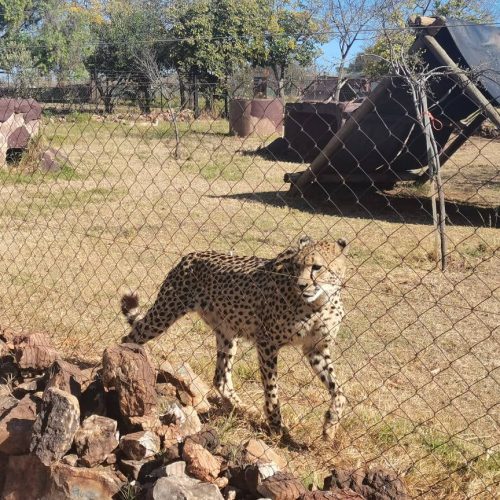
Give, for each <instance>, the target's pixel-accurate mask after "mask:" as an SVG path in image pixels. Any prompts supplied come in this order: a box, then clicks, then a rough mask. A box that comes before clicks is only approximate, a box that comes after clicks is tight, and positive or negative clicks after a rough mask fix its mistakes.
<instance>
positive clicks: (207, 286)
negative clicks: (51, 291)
mask: <svg viewBox="0 0 500 500" xmlns="http://www.w3.org/2000/svg"><path fill="white" fill-rule="evenodd" d="M346 253H347V252H346V242H345V240H343V239H340V240H338V241H336V242H328V241H319V242H313V241H311V240H309V239H308V238H302V239H301V240H300V242H299V245H298V246H297V247H294V248H290V249H288V250H285V251H284V252H282V253H280V254H279V255H278V256H277V257H275V258H274V259H261V258H257V257H239V256H232V255H228V254H220V253H216V252H212V251H208V252H197V253H191V254H189V255H186V256H185V257H183V258H182V260H181V261H180V262H179V264H177V266H176V267H174V268H173V269H172V270H171V271H170V272H169V273H168V275H167V277H166V279H165V281H164V282H163V284H162V286H161V288H160V291H159V293H158V296H157V298H156V301H155V302H154V304H153V305H152V307H151V308H150V309H149V310H148V311H147V312H146V313H145V314H144V316H139V313H138V310H137V307H138V298H137V296H136V295H134V294H131V295H125V296H124V297H123V298H122V312H123V313H124V314H125V316H126V317H127V320H128V322H129V323H130V324H131V325H132V331H131V332H130V333H129V335H128V336H126V337H125V338H124V339H123V341H125V342H135V343H139V344H142V343H145V342H147V341H148V340H150V339H152V338H155V337H157V336H158V335H160V334H162V333H163V332H164V331H165V330H166V329H167V328H168V327H169V326H170V325H172V324H173V323H174V322H175V321H176V320H177V319H178V318H180V317H181V316H183V315H185V314H186V313H188V312H190V311H197V312H198V313H199V314H200V316H201V317H202V318H203V319H204V320H205V322H206V323H208V325H209V326H211V327H212V328H213V330H214V332H215V336H216V343H217V367H216V371H215V377H214V385H215V387H216V388H217V390H218V391H219V393H220V394H221V396H222V397H223V398H225V399H226V400H229V401H230V402H231V403H232V404H234V405H236V404H238V402H239V398H238V396H237V395H236V393H235V391H234V389H233V383H232V378H231V370H232V365H233V359H234V356H235V353H236V344H237V340H238V339H239V338H242V337H244V338H247V339H250V340H252V341H253V342H254V343H255V344H256V347H257V352H258V358H259V366H260V372H261V376H262V382H263V385H264V392H265V412H266V416H267V418H268V421H269V424H270V426H271V428H272V429H275V430H279V429H280V428H281V413H280V407H279V402H278V397H277V377H278V376H277V367H278V351H279V349H280V348H281V347H283V346H286V345H289V344H296V345H297V344H298V345H301V346H302V350H303V352H304V355H305V356H307V358H308V360H309V363H310V364H311V367H312V369H313V370H314V372H315V373H316V374H317V375H318V376H319V378H320V379H321V381H322V382H323V383H324V384H325V386H326V388H327V389H328V391H329V393H330V396H331V403H330V408H329V410H328V411H327V413H326V416H325V423H324V427H323V433H324V435H325V436H327V437H333V435H334V434H335V431H336V430H337V427H338V422H339V419H340V416H341V413H342V410H343V408H344V406H345V397H344V395H343V393H342V390H341V389H340V387H339V385H338V382H337V380H336V377H335V374H334V370H333V366H332V361H331V358H330V351H329V347H330V345H331V343H332V342H333V340H334V339H335V336H336V334H337V332H338V329H339V326H340V322H341V320H342V317H343V316H344V309H343V306H342V302H341V298H340V290H341V285H342V279H343V277H344V274H345V269H346V257H345V256H346Z"/></svg>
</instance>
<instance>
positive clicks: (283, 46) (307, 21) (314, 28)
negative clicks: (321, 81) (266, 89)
mask: <svg viewBox="0 0 500 500" xmlns="http://www.w3.org/2000/svg"><path fill="white" fill-rule="evenodd" d="M293 7H295V9H294V8H293ZM325 41H326V35H325V34H324V33H322V26H321V24H320V23H319V22H318V21H317V20H316V19H315V18H314V16H313V15H312V13H311V12H310V11H309V10H305V9H300V8H299V7H298V6H293V5H290V4H289V3H288V2H286V3H285V4H284V5H282V6H280V7H277V8H274V9H272V10H271V12H270V14H269V22H268V24H267V30H266V32H265V34H264V43H263V44H262V45H261V46H259V47H258V48H257V50H256V51H255V52H254V55H253V58H252V62H253V64H254V65H255V66H264V67H265V66H269V67H270V68H271V69H272V71H273V73H274V77H275V78H276V81H277V82H278V88H277V92H276V94H277V96H278V97H283V87H284V80H285V76H286V71H287V69H288V68H289V67H290V65H291V64H292V63H296V64H299V65H301V66H309V65H311V64H312V62H313V61H314V59H315V57H316V56H317V55H318V52H319V50H318V45H319V44H320V43H322V42H325Z"/></svg>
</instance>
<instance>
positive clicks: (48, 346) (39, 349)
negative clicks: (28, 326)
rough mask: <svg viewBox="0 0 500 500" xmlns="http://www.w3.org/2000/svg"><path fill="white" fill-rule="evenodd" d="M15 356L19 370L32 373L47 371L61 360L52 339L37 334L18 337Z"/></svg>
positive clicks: (15, 344)
mask: <svg viewBox="0 0 500 500" xmlns="http://www.w3.org/2000/svg"><path fill="white" fill-rule="evenodd" d="M14 354H15V357H16V362H17V364H18V365H19V368H21V369H22V370H32V371H40V370H46V369H47V368H49V367H50V366H51V365H52V363H54V361H56V360H57V359H58V358H59V354H58V352H57V351H56V350H55V349H54V346H53V345H52V341H51V339H50V337H48V336H47V335H45V334H44V333H36V332H35V333H30V334H27V335H18V336H16V337H15V338H14Z"/></svg>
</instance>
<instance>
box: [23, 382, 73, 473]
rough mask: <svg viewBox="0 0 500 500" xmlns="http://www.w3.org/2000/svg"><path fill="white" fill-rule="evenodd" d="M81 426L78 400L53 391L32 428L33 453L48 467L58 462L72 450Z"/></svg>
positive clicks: (50, 392)
mask: <svg viewBox="0 0 500 500" xmlns="http://www.w3.org/2000/svg"><path fill="white" fill-rule="evenodd" d="M79 423H80V407H79V404H78V399H76V398H75V397H74V396H72V395H71V394H69V393H67V392H64V391H61V390H60V389H57V388H55V387H51V388H50V389H48V390H47V392H46V393H45V394H44V396H43V401H42V408H41V410H40V413H39V414H38V416H37V418H36V421H35V424H34V425H33V433H32V437H31V445H30V451H31V452H32V453H34V454H35V455H36V456H37V457H38V458H39V459H40V460H41V461H42V463H43V464H45V465H50V464H52V463H53V462H56V461H58V460H59V459H61V458H62V457H63V456H64V455H65V454H66V453H67V452H68V451H69V449H70V448H71V445H72V443H73V438H74V437H75V433H76V431H77V430H78V426H79Z"/></svg>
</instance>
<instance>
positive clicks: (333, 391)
mask: <svg viewBox="0 0 500 500" xmlns="http://www.w3.org/2000/svg"><path fill="white" fill-rule="evenodd" d="M303 351H304V354H305V355H306V356H307V359H308V360H309V363H310V364H311V367H312V369H313V370H314V372H315V373H316V374H317V375H318V377H319V378H320V379H321V381H322V382H323V384H325V386H326V388H327V389H328V392H329V393H330V397H331V402H330V408H329V409H328V411H327V412H326V414H325V422H324V424H323V437H324V438H327V439H333V438H334V437H335V433H336V432H337V430H338V427H339V421H340V417H341V415H342V412H343V410H344V407H345V405H346V401H347V400H346V398H345V396H344V393H343V392H342V389H341V388H340V386H339V384H338V381H337V378H336V377H335V372H334V370H333V363H332V359H331V357H330V349H329V347H328V344H327V343H326V342H323V341H322V342H320V343H318V344H314V345H306V346H304V347H303Z"/></svg>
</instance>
